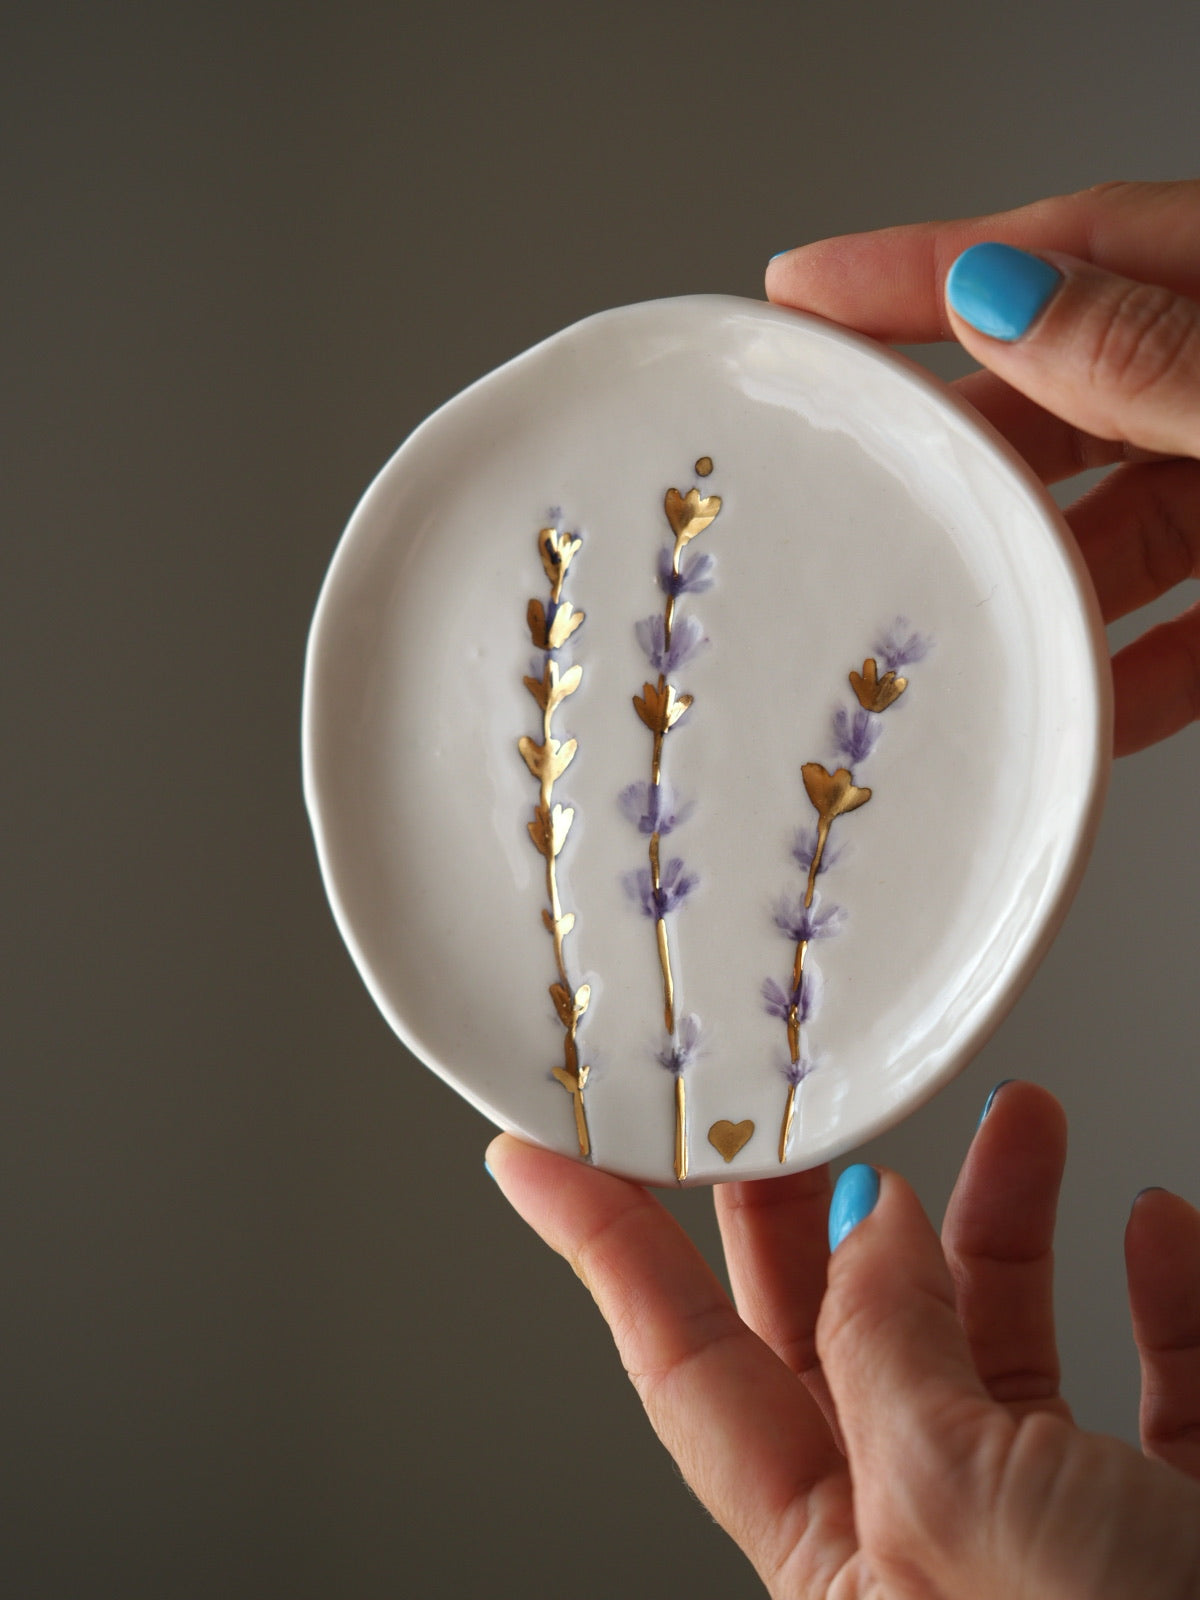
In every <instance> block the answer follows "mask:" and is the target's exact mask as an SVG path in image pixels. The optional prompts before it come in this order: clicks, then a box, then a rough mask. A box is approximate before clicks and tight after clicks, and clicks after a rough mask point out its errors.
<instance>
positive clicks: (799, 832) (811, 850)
mask: <svg viewBox="0 0 1200 1600" xmlns="http://www.w3.org/2000/svg"><path fill="white" fill-rule="evenodd" d="M832 837H833V830H832V828H831V829H830V831H829V833H827V834H826V835H825V848H824V850H822V851H821V865H820V866H819V867H818V868H817V877H818V878H819V877H820V876H821V875H822V873H824V871H825V869H826V868H827V867H831V866H833V864H834V862H835V861H837V860H839V859H840V858H841V856H842V853H843V851H844V850H845V848H846V847H845V845H834V844H833V843H832V842H831V841H832ZM816 853H817V830H816V828H815V827H812V828H797V829H796V837H795V840H794V841H793V843H792V856H793V858H794V859H795V860H796V861H797V862H798V863H799V864H800V866H802V867H803V868H804V870H805V872H807V871H808V870H809V868H810V867H811V866H812V864H813V857H814V856H815V855H816Z"/></svg>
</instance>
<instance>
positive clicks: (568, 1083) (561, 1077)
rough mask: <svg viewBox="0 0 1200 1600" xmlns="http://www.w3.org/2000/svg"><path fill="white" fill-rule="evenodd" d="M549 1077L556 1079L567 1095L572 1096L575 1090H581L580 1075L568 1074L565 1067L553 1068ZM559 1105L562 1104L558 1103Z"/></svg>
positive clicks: (575, 1073)
mask: <svg viewBox="0 0 1200 1600" xmlns="http://www.w3.org/2000/svg"><path fill="white" fill-rule="evenodd" d="M551 1076H552V1077H554V1078H557V1079H558V1081H559V1083H561V1084H562V1086H563V1088H564V1089H565V1090H566V1091H567V1093H568V1094H574V1093H575V1092H576V1090H578V1089H582V1088H583V1082H582V1079H581V1077H580V1074H579V1073H578V1072H568V1070H567V1069H566V1067H555V1068H554V1070H553V1072H552V1073H551ZM559 1103H560V1104H561V1103H562V1102H561V1101H560V1102H559Z"/></svg>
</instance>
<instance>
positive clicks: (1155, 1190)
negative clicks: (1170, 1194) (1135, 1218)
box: [1129, 1183, 1167, 1216]
mask: <svg viewBox="0 0 1200 1600" xmlns="http://www.w3.org/2000/svg"><path fill="white" fill-rule="evenodd" d="M1166 1192H1167V1191H1166V1190H1165V1189H1164V1188H1163V1186H1162V1184H1161V1183H1150V1184H1147V1185H1146V1187H1145V1188H1144V1189H1139V1190H1138V1192H1137V1193H1136V1194H1135V1195H1134V1197H1133V1204H1132V1205H1131V1206H1130V1207H1129V1215H1130V1216H1132V1215H1133V1213H1134V1210H1135V1209H1136V1207H1137V1203H1138V1201H1139V1200H1140V1199H1141V1198H1142V1196H1143V1195H1144V1194H1166Z"/></svg>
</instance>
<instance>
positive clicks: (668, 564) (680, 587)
mask: <svg viewBox="0 0 1200 1600" xmlns="http://www.w3.org/2000/svg"><path fill="white" fill-rule="evenodd" d="M715 566H716V562H715V561H714V560H713V558H712V556H710V555H709V554H708V553H707V551H702V550H697V551H694V552H693V554H692V555H690V556H688V557H687V559H686V560H685V561H684V563H683V565H682V566H681V567H680V569H679V571H678V572H676V571H675V570H674V566H673V552H672V551H671V550H669V549H667V547H666V546H665V545H664V546H663V548H662V549H661V550H660V551H659V552H658V583H659V587H660V588H661V589H662V592H663V593H664V594H669V595H673V596H674V597H675V598H676V599H678V598H679V596H680V595H681V594H703V593H704V591H705V590H706V589H711V588H712V586H713V576H712V573H713V568H714V567H715Z"/></svg>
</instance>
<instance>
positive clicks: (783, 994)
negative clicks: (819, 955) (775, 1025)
mask: <svg viewBox="0 0 1200 1600" xmlns="http://www.w3.org/2000/svg"><path fill="white" fill-rule="evenodd" d="M824 993H825V981H824V979H823V978H822V977H821V973H820V969H819V968H817V967H809V968H807V969H806V970H805V972H804V975H803V976H802V977H801V979H800V982H799V984H797V985H796V986H795V987H794V988H793V989H791V990H790V991H789V990H787V989H784V988H783V987H782V985H780V984H778V983H776V982H775V979H774V978H764V980H763V986H762V997H763V1005H764V1007H765V1009H766V1011H767V1012H768V1013H769V1015H771V1016H772V1017H778V1018H779V1020H780V1022H788V1021H790V1020H791V1015H792V1007H793V1005H794V1006H795V1007H796V1021H797V1022H808V1021H810V1020H811V1019H812V1018H813V1017H815V1016H816V1014H817V1012H818V1011H819V1010H820V1007H821V998H822V996H823V995H824Z"/></svg>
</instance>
